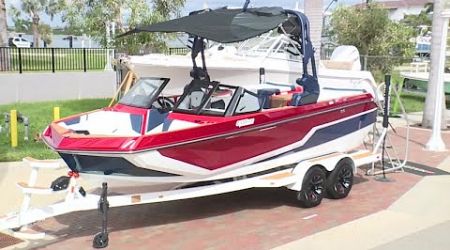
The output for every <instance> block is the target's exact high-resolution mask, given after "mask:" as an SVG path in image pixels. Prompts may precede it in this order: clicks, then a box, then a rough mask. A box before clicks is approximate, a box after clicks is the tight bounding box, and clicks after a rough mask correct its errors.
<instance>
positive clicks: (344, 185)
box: [326, 158, 353, 199]
mask: <svg viewBox="0 0 450 250" xmlns="http://www.w3.org/2000/svg"><path fill="white" fill-rule="evenodd" d="M352 186H353V161H352V160H351V159H349V158H345V159H342V160H340V161H339V162H338V163H337V164H336V167H335V168H334V170H333V171H332V172H331V173H330V175H329V176H328V178H327V183H326V189H327V194H328V195H329V198H332V199H342V198H345V197H347V195H348V194H349V193H350V190H351V189H352Z"/></svg>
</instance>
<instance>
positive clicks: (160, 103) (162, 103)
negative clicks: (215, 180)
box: [152, 96, 175, 112]
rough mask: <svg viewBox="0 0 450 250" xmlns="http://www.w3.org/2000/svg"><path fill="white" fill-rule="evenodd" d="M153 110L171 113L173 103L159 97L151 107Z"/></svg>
mask: <svg viewBox="0 0 450 250" xmlns="http://www.w3.org/2000/svg"><path fill="white" fill-rule="evenodd" d="M152 106H153V107H154V108H156V109H158V110H162V111H166V112H168V111H171V110H172V108H173V107H174V106H175V103H174V102H173V101H172V100H170V99H169V98H167V97H164V96H160V97H158V98H157V99H156V101H155V102H154V103H153V105H152Z"/></svg>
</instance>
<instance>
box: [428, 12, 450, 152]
mask: <svg viewBox="0 0 450 250" xmlns="http://www.w3.org/2000/svg"><path fill="white" fill-rule="evenodd" d="M436 14H437V15H438V13H436ZM440 17H441V18H443V20H442V26H441V27H442V30H441V31H440V36H441V37H440V38H441V39H440V47H439V57H438V60H437V65H436V66H437V67H436V71H437V77H436V88H435V93H434V94H435V95H434V96H435V98H436V99H435V100H436V103H435V105H434V117H433V129H432V132H431V137H430V140H429V141H428V142H427V144H426V145H425V148H426V149H428V150H431V151H445V150H446V149H445V143H444V141H443V140H442V136H441V123H442V98H444V97H443V94H444V67H445V54H446V53H445V51H446V49H447V33H448V21H449V18H450V9H444V11H443V12H441V16H440ZM435 55H436V54H435Z"/></svg>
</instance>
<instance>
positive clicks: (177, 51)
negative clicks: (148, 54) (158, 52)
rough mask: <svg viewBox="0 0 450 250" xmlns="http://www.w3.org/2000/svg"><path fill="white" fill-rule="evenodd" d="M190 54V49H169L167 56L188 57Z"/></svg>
mask: <svg viewBox="0 0 450 250" xmlns="http://www.w3.org/2000/svg"><path fill="white" fill-rule="evenodd" d="M189 52H190V49H188V48H169V50H168V51H167V53H166V54H169V55H186V54H187V53H189Z"/></svg>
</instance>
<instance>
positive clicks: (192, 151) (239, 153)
mask: <svg viewBox="0 0 450 250" xmlns="http://www.w3.org/2000/svg"><path fill="white" fill-rule="evenodd" d="M372 108H373V106H372V105H367V104H360V105H356V106H353V107H349V108H347V109H346V111H345V112H343V113H342V112H341V110H340V109H337V110H334V111H330V112H325V113H322V114H317V115H315V116H314V118H313V119H311V118H304V119H298V120H294V121H290V122H283V123H280V124H278V125H274V126H268V127H265V128H262V129H255V130H252V131H249V132H246V133H239V134H237V135H231V136H227V137H220V138H217V139H212V140H206V141H201V142H196V143H192V144H184V145H180V146H175V147H169V148H165V149H161V150H158V151H159V152H160V153H161V154H162V155H164V156H166V157H170V158H174V159H177V160H180V161H183V162H187V163H189V164H193V165H197V166H200V167H203V168H206V169H210V170H213V169H218V168H221V167H224V166H227V165H230V164H233V163H237V162H240V161H243V160H246V159H249V158H252V157H255V156H258V155H260V154H263V153H267V152H270V151H273V150H276V149H279V148H281V147H284V146H287V145H290V144H293V143H295V142H298V141H300V140H301V139H303V138H304V137H305V136H306V134H307V133H308V132H309V131H311V130H312V129H313V128H314V127H317V126H319V125H321V124H325V123H329V122H332V121H335V120H339V119H342V118H345V117H349V116H352V115H355V114H358V113H361V112H364V111H366V110H370V109H372ZM262 115H263V114H262ZM258 119H260V117H259V116H256V118H255V120H258ZM261 119H262V118H261ZM225 124H228V125H229V126H230V127H232V126H234V125H235V123H233V121H229V122H226V123H225ZM218 125H219V124H217V125H211V127H214V126H218ZM230 129H231V128H230ZM241 129H244V128H241ZM238 130H239V129H238ZM205 156H207V157H205Z"/></svg>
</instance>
